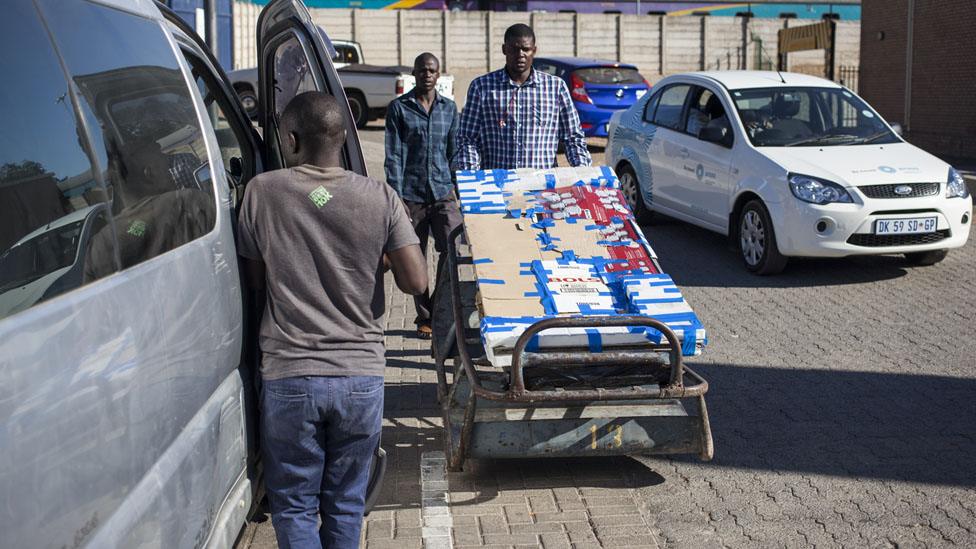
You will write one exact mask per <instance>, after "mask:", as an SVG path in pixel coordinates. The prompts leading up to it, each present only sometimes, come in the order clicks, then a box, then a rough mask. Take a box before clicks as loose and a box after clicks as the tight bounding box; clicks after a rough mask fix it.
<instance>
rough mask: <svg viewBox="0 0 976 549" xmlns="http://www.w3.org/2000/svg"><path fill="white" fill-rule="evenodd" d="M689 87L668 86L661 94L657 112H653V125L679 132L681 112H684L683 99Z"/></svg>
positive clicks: (682, 85) (679, 85)
mask: <svg viewBox="0 0 976 549" xmlns="http://www.w3.org/2000/svg"><path fill="white" fill-rule="evenodd" d="M689 89H691V86H687V85H684V84H678V85H675V86H669V87H668V88H667V89H665V90H664V92H663V93H662V94H661V100H660V101H659V102H658V105H657V110H656V111H655V112H654V123H655V124H657V125H658V126H664V127H665V128H671V129H672V130H679V131H680V130H681V129H682V127H681V112H682V110H684V106H685V97H686V96H687V95H688V90H689Z"/></svg>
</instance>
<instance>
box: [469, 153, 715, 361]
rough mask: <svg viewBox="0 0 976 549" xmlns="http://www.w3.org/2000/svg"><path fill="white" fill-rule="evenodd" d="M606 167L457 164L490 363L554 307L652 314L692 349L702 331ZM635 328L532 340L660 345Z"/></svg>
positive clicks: (567, 332)
mask: <svg viewBox="0 0 976 549" xmlns="http://www.w3.org/2000/svg"><path fill="white" fill-rule="evenodd" d="M618 187H619V184H618V181H617V178H616V176H615V175H614V174H613V171H612V170H610V169H609V168H607V167H587V168H555V169H552V170H490V171H480V172H458V189H459V195H460V198H461V205H462V212H463V213H464V224H465V231H466V233H467V237H468V242H469V244H470V245H471V251H472V255H473V257H474V269H475V274H476V276H477V280H478V289H479V311H480V312H481V315H482V318H481V332H482V342H483V343H484V345H485V350H486V353H487V355H488V358H489V360H491V361H492V363H493V364H495V365H496V366H506V365H508V364H509V363H510V360H511V352H512V348H513V346H514V345H515V341H516V340H517V339H518V337H519V336H520V335H521V334H522V333H523V332H524V331H525V329H526V328H527V327H529V326H531V325H532V324H533V323H535V322H537V321H539V320H541V319H543V318H547V317H553V316H563V315H568V316H580V315H582V316H594V315H599V316H604V315H606V316H612V315H625V314H640V315H648V316H652V317H655V318H658V319H659V320H661V321H662V322H664V323H665V324H667V325H668V326H669V327H670V328H672V329H673V330H674V331H675V332H676V334H677V335H678V336H679V338H680V339H681V342H682V352H683V354H686V355H690V354H696V353H698V352H699V351H700V347H701V346H702V345H703V344H704V343H705V341H706V339H705V331H704V328H703V327H702V326H701V323H700V322H699V321H698V318H697V317H696V316H695V314H694V311H692V310H691V307H690V306H688V304H687V302H685V301H684V299H683V297H681V294H680V291H679V290H678V288H677V286H675V285H674V283H673V281H672V280H671V278H670V277H668V276H667V275H664V274H660V273H659V272H658V267H657V262H656V256H655V254H654V250H653V248H651V246H650V244H649V243H648V242H647V240H646V238H645V237H644V235H643V233H642V231H641V230H640V227H639V226H638V225H637V223H636V221H635V220H634V219H633V215H632V214H631V212H630V211H629V209H627V207H626V206H625V205H624V204H625V203H626V202H625V201H624V199H623V196H622V195H621V193H620V191H619V189H618ZM661 344H662V336H661V334H660V333H659V332H657V331H656V330H653V329H641V328H636V329H635V328H600V329H593V328H589V329H583V328H560V329H554V330H547V331H545V332H543V333H541V334H539V335H537V336H535V337H534V338H533V340H532V341H531V342H530V347H531V349H530V350H535V349H557V348H559V349H568V348H580V347H583V348H588V349H589V350H590V351H591V352H601V351H602V350H603V349H605V348H608V347H614V346H628V347H632V346H634V345H647V346H648V347H649V348H653V347H655V346H660V345H661Z"/></svg>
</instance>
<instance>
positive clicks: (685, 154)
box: [678, 147, 691, 158]
mask: <svg viewBox="0 0 976 549" xmlns="http://www.w3.org/2000/svg"><path fill="white" fill-rule="evenodd" d="M678 152H679V153H681V158H688V157H689V156H690V155H691V153H689V152H688V148H687V147H681V150H680V151H678Z"/></svg>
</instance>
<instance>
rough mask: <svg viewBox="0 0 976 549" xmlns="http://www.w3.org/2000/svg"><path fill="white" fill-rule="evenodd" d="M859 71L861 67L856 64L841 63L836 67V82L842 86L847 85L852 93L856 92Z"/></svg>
mask: <svg viewBox="0 0 976 549" xmlns="http://www.w3.org/2000/svg"><path fill="white" fill-rule="evenodd" d="M860 72H861V67H859V66H857V65H841V66H839V67H837V82H838V83H840V85H842V86H847V88H848V89H849V90H851V91H853V92H854V93H858V92H857V81H858V74H859V73H860Z"/></svg>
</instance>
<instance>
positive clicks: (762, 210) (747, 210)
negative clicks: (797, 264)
mask: <svg viewBox="0 0 976 549" xmlns="http://www.w3.org/2000/svg"><path fill="white" fill-rule="evenodd" d="M739 251H740V252H741V253H742V261H743V262H744V263H745V264H746V269H748V270H749V271H750V272H752V273H755V274H758V275H774V274H779V273H780V272H782V271H783V269H784V268H785V267H786V262H787V258H786V257H785V256H783V255H782V254H780V253H779V248H778V247H777V246H776V235H775V234H774V233H773V222H772V221H771V220H770V218H769V212H768V211H766V206H763V203H762V201H760V200H750V201H749V202H748V203H747V204H746V205H745V206H743V208H742V211H741V212H740V213H739Z"/></svg>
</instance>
